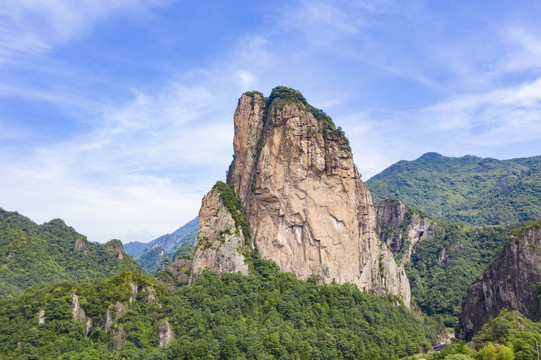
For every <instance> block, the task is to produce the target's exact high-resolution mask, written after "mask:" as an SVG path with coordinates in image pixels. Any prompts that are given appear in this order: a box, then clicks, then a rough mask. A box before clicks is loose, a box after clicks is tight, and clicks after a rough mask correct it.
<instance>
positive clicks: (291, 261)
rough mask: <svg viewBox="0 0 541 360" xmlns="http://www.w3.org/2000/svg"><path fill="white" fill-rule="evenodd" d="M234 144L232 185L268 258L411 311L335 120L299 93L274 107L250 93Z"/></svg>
mask: <svg viewBox="0 0 541 360" xmlns="http://www.w3.org/2000/svg"><path fill="white" fill-rule="evenodd" d="M233 145H234V151H235V158H234V160H233V162H232V164H231V166H230V168H229V172H228V183H229V184H232V185H233V186H234V188H235V191H236V192H237V193H238V194H239V196H240V198H241V200H242V206H243V210H244V214H245V215H246V218H247V220H248V222H249V224H250V226H251V229H252V241H253V243H254V245H255V246H256V248H257V250H258V252H259V254H260V255H261V256H263V257H266V258H269V259H272V260H274V261H275V262H276V263H277V264H278V265H279V266H280V268H281V269H282V270H283V271H290V272H292V273H294V274H295V275H296V276H298V277H299V278H302V279H306V278H308V277H309V276H310V275H312V274H318V275H321V276H322V278H323V281H324V282H325V283H330V282H332V281H333V280H334V281H336V282H338V283H345V282H350V283H353V284H355V285H357V286H358V287H359V288H360V289H361V290H367V291H372V292H375V293H378V294H385V293H390V294H395V295H398V296H400V297H401V298H402V299H403V300H404V302H405V303H406V304H407V305H409V301H410V289H409V282H408V279H407V277H406V274H405V271H404V269H403V267H402V266H400V265H397V264H396V262H395V261H394V258H393V256H392V253H391V251H390V250H389V249H388V248H387V246H386V244H384V243H383V242H381V241H379V240H378V238H377V235H376V231H375V228H376V215H375V211H374V207H373V205H372V200H371V196H370V193H369V191H368V190H367V189H366V188H365V187H364V185H363V183H362V181H361V178H360V175H359V173H358V171H357V167H356V166H355V164H354V163H353V156H352V153H351V149H350V147H349V145H348V142H347V139H346V138H345V136H344V134H343V132H342V131H341V129H340V128H335V126H334V124H333V123H332V120H331V119H330V118H329V117H328V116H326V115H325V114H324V113H323V112H322V111H320V110H316V109H314V108H313V107H311V106H310V105H309V104H308V103H307V102H306V100H305V99H304V97H302V95H301V94H300V93H298V92H295V91H294V90H292V89H287V88H276V89H274V90H273V93H272V94H271V97H270V100H269V101H268V105H267V103H266V102H265V101H264V99H263V98H262V96H261V95H260V94H259V93H256V92H252V93H247V94H244V95H243V96H242V97H241V98H240V99H239V103H238V107H237V110H236V112H235V137H234V142H233ZM207 201H208V200H207ZM200 221H201V220H200ZM201 229H202V228H201V226H200V230H201ZM206 236H209V235H206ZM197 258H198V256H197V255H195V256H194V259H196V260H197ZM194 263H195V261H194Z"/></svg>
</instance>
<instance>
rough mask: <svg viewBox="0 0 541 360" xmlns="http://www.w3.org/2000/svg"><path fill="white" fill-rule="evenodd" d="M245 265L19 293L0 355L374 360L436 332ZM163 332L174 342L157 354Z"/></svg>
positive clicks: (4, 324)
mask: <svg viewBox="0 0 541 360" xmlns="http://www.w3.org/2000/svg"><path fill="white" fill-rule="evenodd" d="M252 261H253V271H252V273H251V274H250V275H249V276H243V275H240V274H223V275H222V276H219V275H216V274H214V273H210V272H204V273H203V274H202V275H201V276H200V277H199V278H198V279H197V281H196V282H195V283H194V284H192V286H190V287H184V288H182V289H180V290H178V291H176V292H169V291H168V290H166V288H165V287H163V286H161V285H159V284H158V283H157V282H156V281H155V280H154V279H153V278H150V277H147V276H144V275H141V274H139V273H136V272H129V273H122V274H120V275H116V276H115V277H113V278H111V279H108V280H104V281H94V282H93V283H91V284H90V283H86V284H75V283H61V284H58V285H54V286H48V287H45V288H40V289H29V290H27V291H26V292H25V293H24V294H23V295H22V296H21V297H19V298H18V299H17V300H16V301H14V302H2V303H1V304H0V347H1V348H0V352H1V353H2V354H3V355H4V356H5V357H6V358H9V359H38V358H58V359H100V358H104V359H117V358H118V359H120V358H130V359H367V360H368V359H371V360H373V359H375V360H377V359H398V358H400V357H403V356H407V355H411V354H415V353H417V352H419V351H420V350H422V349H428V348H429V347H430V346H431V343H433V342H435V341H436V337H435V336H436V334H437V333H439V332H441V331H442V329H441V328H439V327H438V325H437V324H436V323H435V322H434V321H433V320H430V319H429V318H426V317H424V316H420V315H418V314H417V315H415V314H414V313H413V312H412V311H410V310H408V309H407V308H406V307H404V306H403V305H399V306H396V305H394V303H396V302H397V299H395V298H387V297H379V296H375V295H371V294H368V293H363V292H361V291H359V289H357V288H356V287H354V286H352V285H349V284H346V285H338V284H332V285H317V283H318V280H319V279H318V278H317V277H316V276H314V277H312V278H310V279H309V280H308V281H303V280H299V279H297V278H296V277H295V276H293V275H292V274H290V273H283V272H280V271H279V269H278V267H277V265H276V264H274V263H273V262H272V261H268V260H262V259H259V258H258V257H257V256H254V257H253V259H252ZM134 288H136V289H138V291H137V292H136V294H135V295H134ZM72 294H76V295H77V296H78V299H79V301H80V304H81V308H82V309H83V310H84V314H85V315H86V317H87V318H86V319H87V320H86V321H88V318H91V319H92V320H93V321H92V324H93V325H92V328H91V330H89V331H88V334H87V328H86V323H87V322H86V321H84V320H83V321H81V322H77V321H74V311H73V295H72ZM130 298H131V300H130ZM119 304H120V305H119ZM40 310H43V312H42V314H43V316H44V322H43V323H42V324H39V323H38V313H39V312H40ZM108 311H109V313H110V314H111V316H110V318H111V319H113V320H112V324H110V328H109V331H106V330H105V328H104V327H105V323H106V319H107V312H108ZM164 327H170V329H171V330H172V331H173V333H174V339H173V340H172V341H171V343H170V344H169V345H168V346H166V347H165V348H159V347H158V344H159V342H160V337H159V330H160V329H162V330H163V328H164ZM162 332H163V331H162Z"/></svg>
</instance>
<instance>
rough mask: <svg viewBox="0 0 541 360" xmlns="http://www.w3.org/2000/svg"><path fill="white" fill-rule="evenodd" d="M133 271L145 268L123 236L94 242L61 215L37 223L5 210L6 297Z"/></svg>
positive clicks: (0, 233) (1, 281)
mask: <svg viewBox="0 0 541 360" xmlns="http://www.w3.org/2000/svg"><path fill="white" fill-rule="evenodd" d="M129 270H136V271H144V270H143V269H142V268H141V267H140V266H139V264H138V263H137V262H136V261H135V260H133V258H131V256H129V255H127V254H125V253H123V251H122V243H121V242H120V241H119V240H111V241H109V242H108V243H106V244H96V243H91V242H89V241H88V240H87V239H86V237H85V236H83V235H81V234H79V233H77V232H76V231H75V230H74V229H73V228H72V227H70V226H68V225H66V224H65V223H64V221H62V220H60V219H54V220H51V221H49V222H47V223H45V224H42V225H37V224H36V223H34V222H33V221H31V220H30V219H28V218H27V217H25V216H22V215H20V214H18V213H16V212H9V211H5V210H3V209H0V298H3V299H6V298H10V297H13V296H16V295H17V294H20V293H21V292H22V291H23V290H25V289H27V288H28V287H31V286H39V285H44V284H51V283H54V282H59V281H65V280H68V281H77V282H88V281H92V280H93V279H96V278H105V277H109V276H111V275H114V274H117V273H120V272H122V271H129Z"/></svg>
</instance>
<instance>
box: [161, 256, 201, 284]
mask: <svg viewBox="0 0 541 360" xmlns="http://www.w3.org/2000/svg"><path fill="white" fill-rule="evenodd" d="M191 272H192V260H191V259H187V258H182V257H179V258H177V259H175V261H173V263H172V264H171V265H169V266H168V267H167V268H166V269H164V270H162V271H161V272H159V273H157V274H156V279H157V280H158V281H159V282H161V283H162V284H163V285H165V287H166V288H168V289H169V290H171V291H175V290H176V289H178V288H181V287H183V286H186V285H188V283H189V282H190V273H191Z"/></svg>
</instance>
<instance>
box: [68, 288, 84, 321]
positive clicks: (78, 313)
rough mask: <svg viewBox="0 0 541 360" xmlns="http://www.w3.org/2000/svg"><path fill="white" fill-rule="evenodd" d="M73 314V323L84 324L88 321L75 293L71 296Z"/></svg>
mask: <svg viewBox="0 0 541 360" xmlns="http://www.w3.org/2000/svg"><path fill="white" fill-rule="evenodd" d="M71 312H72V314H73V321H75V322H78V323H83V322H84V321H85V320H86V314H85V311H84V310H83V308H82V307H81V303H80V302H79V297H78V296H77V294H75V293H73V294H71Z"/></svg>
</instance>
